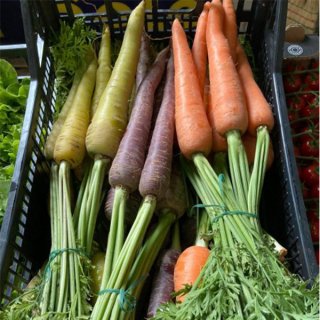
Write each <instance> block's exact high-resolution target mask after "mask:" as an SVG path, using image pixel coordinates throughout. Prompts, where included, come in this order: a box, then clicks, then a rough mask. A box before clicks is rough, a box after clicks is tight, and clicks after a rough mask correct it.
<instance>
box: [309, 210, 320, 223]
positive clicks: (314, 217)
mask: <svg viewBox="0 0 320 320" xmlns="http://www.w3.org/2000/svg"><path fill="white" fill-rule="evenodd" d="M307 217H308V220H309V221H312V220H319V215H318V212H317V211H316V210H308V211H307Z"/></svg>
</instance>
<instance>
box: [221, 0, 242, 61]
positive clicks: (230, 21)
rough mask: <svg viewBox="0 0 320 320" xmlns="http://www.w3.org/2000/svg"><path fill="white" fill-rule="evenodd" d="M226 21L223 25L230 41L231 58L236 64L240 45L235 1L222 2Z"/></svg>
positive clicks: (226, 0)
mask: <svg viewBox="0 0 320 320" xmlns="http://www.w3.org/2000/svg"><path fill="white" fill-rule="evenodd" d="M222 5H223V9H224V13H225V20H224V25H223V30H224V35H225V36H226V38H227V39H228V42H229V47H230V51H231V56H232V59H233V61H234V62H236V61H237V60H236V58H237V55H236V49H237V44H238V29H237V17H236V12H235V10H234V7H233V0H223V2H222Z"/></svg>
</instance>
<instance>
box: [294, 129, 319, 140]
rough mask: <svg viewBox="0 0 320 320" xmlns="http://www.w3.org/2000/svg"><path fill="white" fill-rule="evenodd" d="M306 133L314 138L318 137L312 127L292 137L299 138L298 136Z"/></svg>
mask: <svg viewBox="0 0 320 320" xmlns="http://www.w3.org/2000/svg"><path fill="white" fill-rule="evenodd" d="M305 135H308V136H309V137H312V138H315V137H316V135H315V134H314V131H313V130H311V129H310V130H306V131H303V132H299V133H295V134H292V135H291V136H292V138H298V137H301V136H305Z"/></svg>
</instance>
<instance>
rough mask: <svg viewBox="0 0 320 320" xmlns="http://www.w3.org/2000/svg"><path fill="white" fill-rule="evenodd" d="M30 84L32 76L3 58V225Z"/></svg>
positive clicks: (0, 155) (0, 98) (0, 153)
mask: <svg viewBox="0 0 320 320" xmlns="http://www.w3.org/2000/svg"><path fill="white" fill-rule="evenodd" d="M29 84H30V80H29V79H22V80H18V75H17V72H16V71H15V69H14V67H13V66H12V65H11V64H10V63H9V62H8V61H6V60H4V59H0V225H1V223H2V217H3V215H4V212H5V208H6V205H7V195H8V191H9V187H10V180H11V177H12V174H13V169H14V164H15V161H16V155H17V151H18V147H19V141H20V134H21V128H22V122H23V116H24V113H25V105H26V100H27V96H28V92H29Z"/></svg>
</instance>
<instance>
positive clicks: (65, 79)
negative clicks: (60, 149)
mask: <svg viewBox="0 0 320 320" xmlns="http://www.w3.org/2000/svg"><path fill="white" fill-rule="evenodd" d="M96 37H97V34H96V32H95V31H94V30H93V29H91V28H90V27H89V26H87V25H86V24H85V21H84V19H80V18H79V19H76V20H75V21H74V23H73V24H72V25H69V24H67V23H66V22H64V21H63V22H61V27H60V32H59V33H58V34H56V35H55V37H54V38H53V40H52V43H53V44H52V46H51V48H50V50H51V54H52V56H53V60H54V69H55V76H56V79H55V86H56V90H57V100H56V110H57V114H58V112H59V111H60V110H61V108H62V106H63V104H64V102H65V100H66V98H67V95H68V93H69V90H70V87H71V85H72V81H73V78H74V75H75V73H76V72H79V71H80V70H82V69H83V68H84V67H85V66H87V62H88V61H87V60H88V58H89V57H90V54H91V53H92V52H93V49H92V42H93V40H94V39H96Z"/></svg>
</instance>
